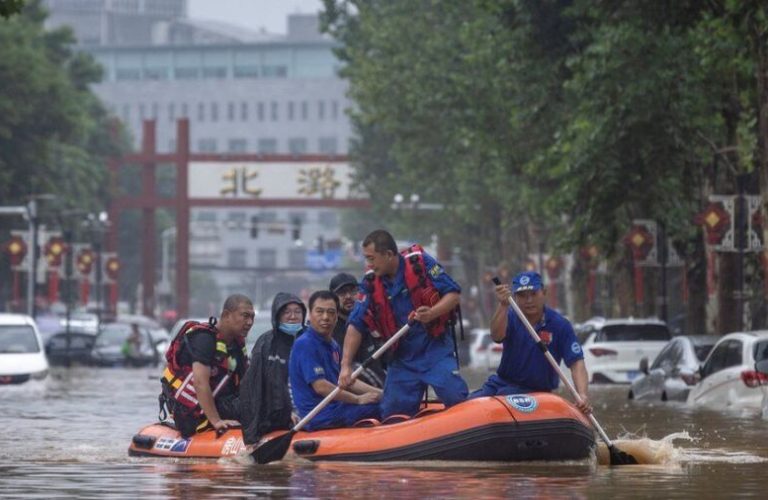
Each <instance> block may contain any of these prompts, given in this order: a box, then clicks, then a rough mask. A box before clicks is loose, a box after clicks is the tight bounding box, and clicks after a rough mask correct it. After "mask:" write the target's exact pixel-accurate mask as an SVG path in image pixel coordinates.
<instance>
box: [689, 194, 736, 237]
mask: <svg viewBox="0 0 768 500" xmlns="http://www.w3.org/2000/svg"><path fill="white" fill-rule="evenodd" d="M732 219H733V214H731V213H730V212H729V211H728V210H726V208H725V207H724V206H723V204H722V203H721V202H711V203H710V204H708V205H707V208H706V209H704V211H703V212H701V213H700V214H698V215H697V216H696V218H695V221H696V223H697V224H701V225H703V226H704V229H705V230H706V231H707V243H709V244H710V245H719V244H720V242H721V241H722V240H723V236H725V233H727V232H728V230H729V229H730V228H731V224H732Z"/></svg>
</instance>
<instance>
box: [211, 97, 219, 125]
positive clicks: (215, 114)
mask: <svg viewBox="0 0 768 500" xmlns="http://www.w3.org/2000/svg"><path fill="white" fill-rule="evenodd" d="M218 120H219V105H218V104H216V103H215V102H212V103H211V121H212V122H215V121H218Z"/></svg>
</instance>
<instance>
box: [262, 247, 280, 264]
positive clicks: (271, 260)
mask: <svg viewBox="0 0 768 500" xmlns="http://www.w3.org/2000/svg"><path fill="white" fill-rule="evenodd" d="M259 267H262V268H266V269H274V268H276V267H277V251H276V250H275V249H274V248H260V249H259Z"/></svg>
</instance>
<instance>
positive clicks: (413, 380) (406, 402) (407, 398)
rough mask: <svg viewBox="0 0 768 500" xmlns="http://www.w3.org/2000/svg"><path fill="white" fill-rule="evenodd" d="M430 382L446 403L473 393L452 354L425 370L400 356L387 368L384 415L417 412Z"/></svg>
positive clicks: (448, 403) (382, 406)
mask: <svg viewBox="0 0 768 500" xmlns="http://www.w3.org/2000/svg"><path fill="white" fill-rule="evenodd" d="M428 385H431V386H432V388H433V389H434V390H435V394H437V397H438V398H440V401H442V402H443V403H444V404H445V406H453V405H455V404H457V403H461V402H462V401H464V400H465V399H466V398H467V394H468V393H469V389H468V388H467V383H466V382H464V379H463V378H461V375H459V370H458V369H457V367H456V358H454V357H453V356H452V355H449V356H445V357H444V358H442V359H441V360H439V361H438V362H437V363H435V364H434V365H433V366H432V367H431V368H429V369H428V370H427V371H425V372H422V371H416V370H413V369H411V368H409V367H408V366H407V365H405V364H404V363H402V362H399V361H397V360H396V361H395V362H394V363H392V364H391V365H390V366H389V369H388V371H387V380H386V382H385V383H384V396H383V397H382V400H381V416H382V417H383V418H387V417H389V416H390V415H398V414H401V415H409V416H413V415H415V414H416V413H417V412H418V411H419V403H421V398H422V396H423V395H424V391H425V390H426V389H427V386H428Z"/></svg>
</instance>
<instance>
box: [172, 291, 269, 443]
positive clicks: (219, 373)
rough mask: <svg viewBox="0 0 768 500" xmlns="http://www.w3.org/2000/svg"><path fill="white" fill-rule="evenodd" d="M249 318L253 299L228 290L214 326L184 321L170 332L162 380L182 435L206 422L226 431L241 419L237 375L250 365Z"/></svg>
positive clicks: (241, 373) (202, 427) (201, 427)
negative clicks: (172, 334)
mask: <svg viewBox="0 0 768 500" xmlns="http://www.w3.org/2000/svg"><path fill="white" fill-rule="evenodd" d="M253 320H254V311H253V303H252V302H251V300H250V299H249V298H248V297H246V296H245V295H240V294H235V295H230V296H229V297H227V300H226V301H225V302H224V307H223V308H222V311H221V318H220V319H219V322H218V323H217V324H216V325H215V326H214V325H212V324H202V323H194V322H191V323H187V324H185V325H184V326H183V327H182V330H181V331H180V332H179V333H178V334H177V335H176V337H175V338H174V340H173V342H172V343H171V346H170V347H169V349H168V353H167V354H166V358H167V360H168V366H167V367H166V369H165V372H164V373H163V378H162V382H163V394H164V395H165V396H166V401H167V402H168V403H170V404H169V406H170V410H171V412H172V413H173V418H174V422H175V423H176V427H177V429H179V431H180V432H181V434H182V436H184V437H189V436H191V435H192V434H194V433H195V432H200V431H202V430H205V429H206V428H208V427H209V426H210V427H213V428H214V429H216V430H217V431H224V430H226V429H228V428H229V427H236V426H239V425H240V423H239V420H240V397H239V392H240V391H239V389H240V380H241V379H242V377H243V375H244V374H245V371H246V369H247V365H248V355H247V351H246V349H245V338H246V336H247V335H248V332H249V331H250V330H251V327H252V326H253ZM188 325H189V326H188Z"/></svg>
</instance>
